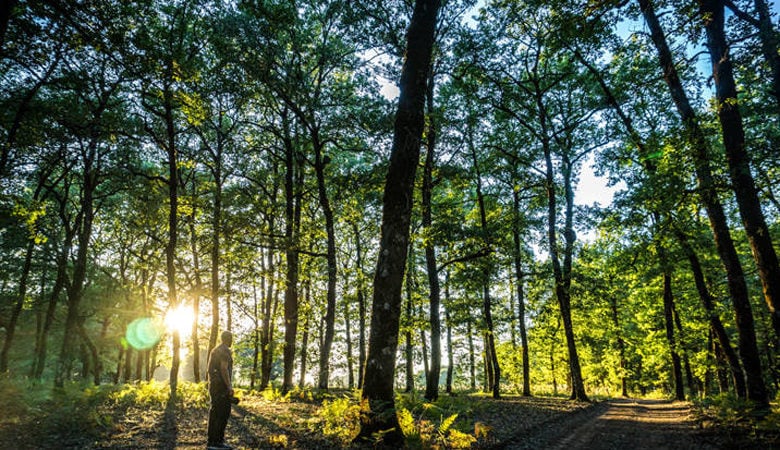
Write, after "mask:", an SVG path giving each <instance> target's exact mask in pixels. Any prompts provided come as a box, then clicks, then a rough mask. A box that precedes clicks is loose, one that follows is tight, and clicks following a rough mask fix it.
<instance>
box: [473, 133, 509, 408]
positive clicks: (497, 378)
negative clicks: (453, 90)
mask: <svg viewBox="0 0 780 450" xmlns="http://www.w3.org/2000/svg"><path fill="white" fill-rule="evenodd" d="M469 131H471V130H469ZM468 146H469V150H470V152H471V159H472V163H473V164H474V171H475V174H476V177H477V180H476V181H477V186H476V188H477V206H478V207H479V219H480V228H481V230H482V234H483V236H484V244H485V247H486V248H488V249H490V248H491V247H492V245H493V243H492V240H491V238H490V231H489V230H488V223H487V211H486V210H485V196H484V195H483V193H482V173H481V171H480V168H479V161H478V159H477V152H476V149H475V148H474V143H473V142H472V140H471V133H469V137H468ZM483 264H484V266H483V268H482V280H481V281H482V314H483V315H484V317H485V328H486V332H485V355H486V358H487V359H486V362H487V367H486V368H487V369H488V370H487V374H488V375H489V377H488V385H489V389H490V390H491V391H492V393H493V398H499V397H501V367H500V366H499V364H498V355H497V354H496V338H495V333H494V326H493V312H492V309H493V305H492V299H491V297H490V276H491V262H490V260H487V261H484V262H483Z"/></svg>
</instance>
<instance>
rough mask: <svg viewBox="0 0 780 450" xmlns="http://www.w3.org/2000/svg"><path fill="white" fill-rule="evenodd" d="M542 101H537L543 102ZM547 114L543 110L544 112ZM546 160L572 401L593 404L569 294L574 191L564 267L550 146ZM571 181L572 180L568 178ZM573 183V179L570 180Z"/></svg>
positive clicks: (557, 291) (549, 236)
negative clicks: (558, 230) (575, 335)
mask: <svg viewBox="0 0 780 450" xmlns="http://www.w3.org/2000/svg"><path fill="white" fill-rule="evenodd" d="M539 101H540V100H537V102H539ZM540 111H543V108H540ZM543 147H544V158H545V163H546V171H545V174H546V184H547V186H546V189H547V242H548V247H549V251H550V261H551V262H552V266H553V275H554V277H555V296H556V298H557V299H558V306H559V308H560V313H561V319H562V321H563V331H564V334H565V335H566V346H567V349H568V353H569V371H570V372H571V382H572V399H573V400H575V399H576V400H580V401H589V400H588V396H587V394H586V393H585V384H584V382H583V380H582V370H581V369H580V358H579V355H578V353H577V344H576V343H575V340H574V324H573V323H572V319H571V294H570V292H569V286H570V284H571V273H570V272H569V271H568V268H570V264H571V263H570V258H571V251H572V248H571V247H573V241H574V232H573V230H572V228H571V226H570V224H568V222H569V221H570V220H571V217H572V214H571V211H569V209H570V208H571V207H572V205H571V203H572V202H571V201H569V200H568V197H569V195H570V193H569V191H570V187H569V188H568V189H567V214H566V220H567V226H566V227H565V228H566V236H565V238H566V246H565V250H564V263H563V265H562V264H561V260H560V255H559V251H558V236H557V234H558V233H557V231H556V217H557V211H558V208H557V198H556V193H555V181H554V178H553V163H552V156H551V153H550V145H549V143H547V144H545V145H543ZM564 178H566V179H568V178H569V177H564ZM569 181H570V179H569Z"/></svg>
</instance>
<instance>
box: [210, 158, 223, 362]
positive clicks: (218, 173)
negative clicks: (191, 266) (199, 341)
mask: <svg viewBox="0 0 780 450" xmlns="http://www.w3.org/2000/svg"><path fill="white" fill-rule="evenodd" d="M211 175H212V176H213V177H214V204H213V209H214V211H213V216H212V218H211V233H212V234H211V329H210V331H209V348H208V352H207V353H208V354H211V350H213V349H214V347H216V346H217V338H218V336H219V294H220V285H219V283H220V280H219V273H220V264H221V262H220V258H221V253H222V249H221V244H222V243H221V239H222V158H221V154H220V155H218V156H217V157H215V158H214V166H213V168H212V171H211Z"/></svg>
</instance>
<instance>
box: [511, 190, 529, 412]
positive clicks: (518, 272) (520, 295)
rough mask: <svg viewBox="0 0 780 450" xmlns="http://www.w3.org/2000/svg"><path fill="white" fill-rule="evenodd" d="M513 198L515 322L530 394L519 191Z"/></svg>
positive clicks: (526, 393) (525, 385) (525, 386)
mask: <svg viewBox="0 0 780 450" xmlns="http://www.w3.org/2000/svg"><path fill="white" fill-rule="evenodd" d="M512 200H513V206H514V208H513V216H514V217H513V219H514V220H513V223H512V243H513V255H512V258H513V260H514V265H515V278H516V279H517V324H518V328H519V329H520V345H521V347H522V348H521V351H522V357H523V396H524V397H530V396H531V363H530V358H529V355H528V332H527V330H526V326H525V290H524V288H523V284H524V282H525V272H524V271H523V260H522V249H521V245H522V242H521V240H520V193H519V192H518V191H517V190H515V191H513V194H512Z"/></svg>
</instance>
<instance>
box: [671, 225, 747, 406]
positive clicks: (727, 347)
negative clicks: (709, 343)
mask: <svg viewBox="0 0 780 450" xmlns="http://www.w3.org/2000/svg"><path fill="white" fill-rule="evenodd" d="M675 234H676V236H677V241H678V242H679V244H680V247H682V250H683V253H684V254H685V256H686V258H687V259H688V262H689V264H690V265H691V272H693V281H694V284H695V285H696V291H697V292H698V293H699V298H700V299H701V302H702V305H703V306H704V310H705V311H707V316H708V318H709V321H710V329H711V330H712V333H713V334H714V335H715V337H716V338H717V340H718V344H719V348H720V352H722V354H723V356H724V357H725V360H726V362H727V363H728V367H729V371H730V373H731V379H732V382H733V383H734V389H735V390H736V394H737V397H738V398H746V396H747V388H746V387H745V375H744V374H743V372H742V366H741V365H740V363H739V357H738V356H737V353H736V352H735V351H734V349H733V348H732V347H731V339H730V338H729V335H728V333H727V332H726V328H725V327H724V326H723V323H722V322H721V320H720V316H719V315H718V312H717V311H716V310H715V300H714V299H713V298H712V294H710V291H709V289H708V288H707V282H706V280H705V277H704V271H703V270H702V267H701V263H700V262H699V257H698V256H697V255H696V252H695V251H694V250H693V247H691V245H690V243H688V238H687V236H685V234H684V233H683V232H682V231H681V230H676V231H675Z"/></svg>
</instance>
